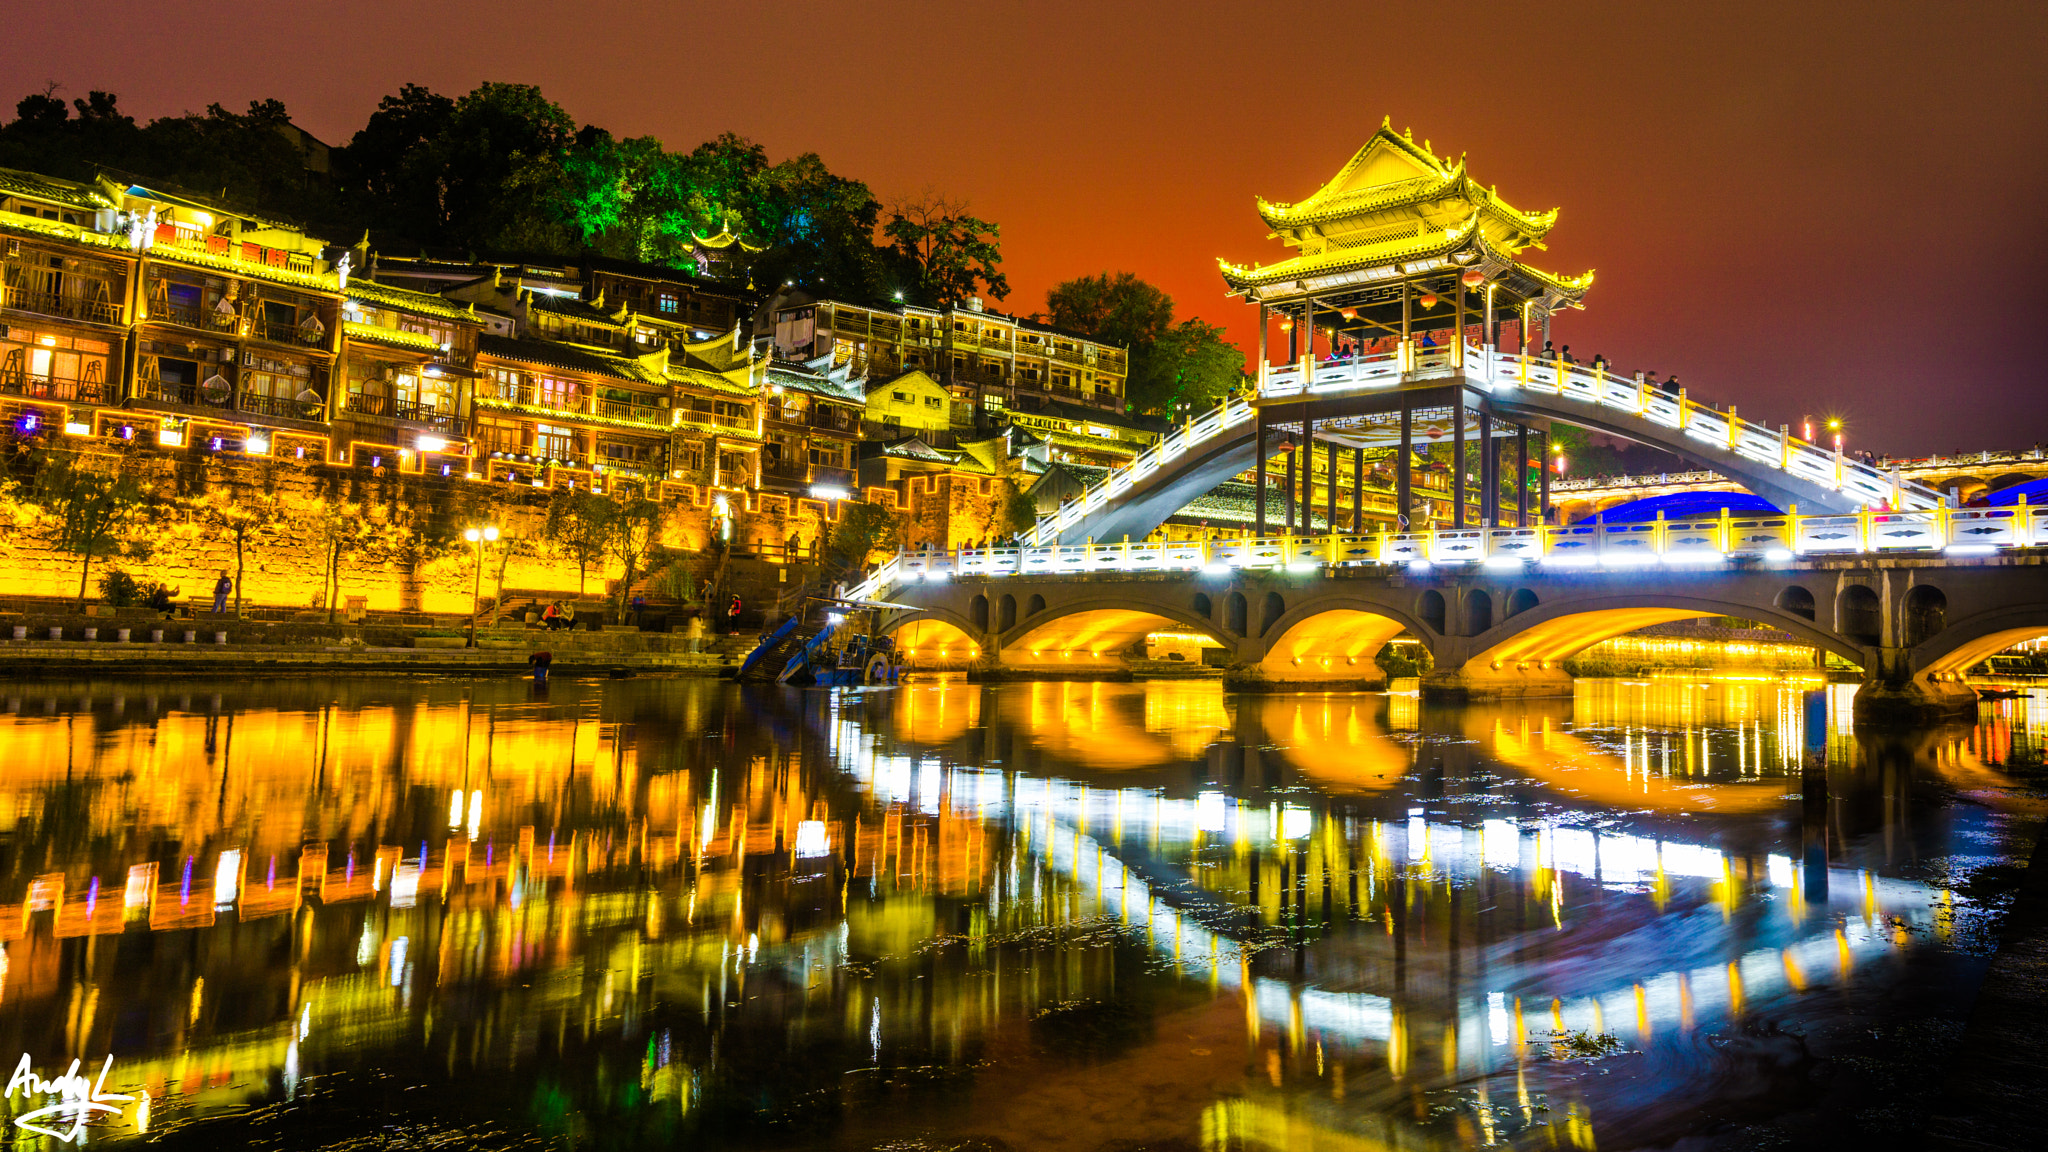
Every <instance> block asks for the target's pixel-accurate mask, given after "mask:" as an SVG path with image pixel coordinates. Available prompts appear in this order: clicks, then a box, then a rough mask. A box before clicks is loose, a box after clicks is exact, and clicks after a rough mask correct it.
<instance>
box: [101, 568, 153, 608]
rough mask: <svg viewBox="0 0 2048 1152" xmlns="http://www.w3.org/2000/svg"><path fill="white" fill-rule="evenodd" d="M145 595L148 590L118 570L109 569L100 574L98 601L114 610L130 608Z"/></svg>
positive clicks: (147, 593)
mask: <svg viewBox="0 0 2048 1152" xmlns="http://www.w3.org/2000/svg"><path fill="white" fill-rule="evenodd" d="M147 595H149V590H148V589H145V588H143V586H142V585H140V584H137V583H136V582H135V577H133V576H130V575H129V574H127V573H126V572H123V571H121V570H120V569H119V568H109V569H107V570H106V571H105V572H103V573H101V574H100V599H102V600H104V601H106V602H107V603H108V604H111V605H113V606H114V607H116V608H132V607H134V606H135V605H137V604H140V603H142V600H143V597H145V596H147Z"/></svg>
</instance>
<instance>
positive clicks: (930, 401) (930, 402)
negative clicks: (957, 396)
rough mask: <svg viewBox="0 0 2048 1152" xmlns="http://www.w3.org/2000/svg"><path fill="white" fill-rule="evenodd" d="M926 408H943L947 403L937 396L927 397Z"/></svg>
mask: <svg viewBox="0 0 2048 1152" xmlns="http://www.w3.org/2000/svg"><path fill="white" fill-rule="evenodd" d="M924 406H925V407H927V408H943V407H945V406H946V402H945V401H944V400H941V399H939V398H938V397H937V396H927V397H925V398H924Z"/></svg>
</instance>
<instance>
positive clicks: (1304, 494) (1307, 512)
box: [1294, 336, 1316, 535]
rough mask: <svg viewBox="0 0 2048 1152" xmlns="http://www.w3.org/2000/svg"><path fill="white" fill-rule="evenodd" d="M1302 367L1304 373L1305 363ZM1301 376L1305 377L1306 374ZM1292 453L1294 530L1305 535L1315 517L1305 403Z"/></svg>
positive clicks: (1312, 441) (1312, 438)
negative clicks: (1296, 491) (1297, 488)
mask: <svg viewBox="0 0 2048 1152" xmlns="http://www.w3.org/2000/svg"><path fill="white" fill-rule="evenodd" d="M1309 343H1310V344H1311V345H1313V344H1314V343H1315V339H1314V337H1313V336H1311V337H1310V339H1309ZM1309 356H1310V357H1311V358H1313V357H1314V356H1315V351H1314V349H1313V348H1311V349H1310V351H1309ZM1303 369H1304V373H1305V372H1306V365H1304V366H1303ZM1303 378H1304V379H1306V378H1307V377H1306V375H1304V377H1303ZM1294 454H1295V455H1296V456H1298V457H1300V458H1301V467H1300V472H1301V493H1300V495H1298V496H1296V497H1295V507H1296V508H1297V509H1299V510H1300V513H1301V515H1300V520H1301V523H1300V524H1299V525H1298V526H1296V527H1295V529H1294V531H1296V532H1299V533H1302V534H1303V535H1307V534H1308V531H1309V529H1310V527H1311V526H1312V525H1313V521H1314V519H1315V517H1314V516H1313V515H1311V514H1312V513H1313V512H1314V511H1315V508H1316V422H1315V421H1314V420H1312V419H1310V418H1309V414H1308V405H1307V404H1303V405H1302V406H1301V445H1300V447H1298V448H1296V449H1295V451H1294Z"/></svg>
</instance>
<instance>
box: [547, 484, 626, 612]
mask: <svg viewBox="0 0 2048 1152" xmlns="http://www.w3.org/2000/svg"><path fill="white" fill-rule="evenodd" d="M618 515H619V506H618V504H617V503H615V502H614V501H611V500H607V499H606V498H604V497H603V496H599V495H597V494H596V493H594V492H589V491H586V490H584V489H581V488H558V489H556V490H555V493H554V495H553V496H551V497H549V498H548V515H547V520H546V521H545V522H543V523H542V525H541V529H540V534H541V538H542V539H544V540H546V541H548V542H549V543H551V544H553V545H555V546H556V547H557V548H560V549H561V550H562V552H563V553H565V554H566V555H568V556H569V557H570V558H571V559H573V560H575V561H576V594H577V595H578V596H581V595H583V586H584V584H585V583H586V582H587V580H588V579H589V577H588V572H589V568H590V565H591V564H593V563H596V562H599V561H602V560H603V559H604V557H605V554H606V552H607V551H608V550H609V549H610V548H611V546H612V537H613V536H614V535H615V534H616V533H617V532H618V527H619V524H618Z"/></svg>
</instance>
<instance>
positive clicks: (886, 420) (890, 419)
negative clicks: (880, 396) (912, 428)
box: [882, 413, 903, 428]
mask: <svg viewBox="0 0 2048 1152" xmlns="http://www.w3.org/2000/svg"><path fill="white" fill-rule="evenodd" d="M882 423H883V424H884V425H885V426H887V427H890V428H900V427H902V426H903V417H901V416H897V415H895V414H894V413H891V414H890V415H887V416H884V417H882Z"/></svg>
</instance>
